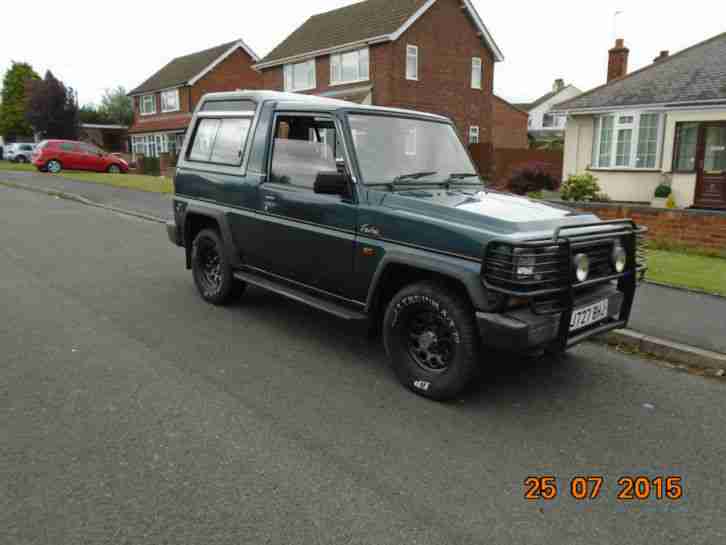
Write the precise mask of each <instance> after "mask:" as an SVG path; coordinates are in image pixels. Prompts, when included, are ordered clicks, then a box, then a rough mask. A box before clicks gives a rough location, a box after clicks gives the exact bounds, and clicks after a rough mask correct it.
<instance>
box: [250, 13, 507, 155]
mask: <svg viewBox="0 0 726 545" xmlns="http://www.w3.org/2000/svg"><path fill="white" fill-rule="evenodd" d="M501 60H503V56H502V53H501V51H500V50H499V48H498V47H497V45H496V43H495V42H494V39H493V38H492V36H491V34H490V33H489V31H488V30H487V28H486V26H485V25H484V23H483V22H482V19H481V17H480V16H479V14H478V13H477V11H476V10H475V8H474V6H473V5H472V3H471V2H470V1H469V0H365V1H363V2H359V3H357V4H353V5H351V6H346V7H343V8H340V9H336V10H333V11H329V12H327V13H322V14H319V15H314V16H313V17H310V18H309V19H308V20H307V21H305V23H303V24H302V26H300V27H299V28H298V29H297V30H295V31H294V32H293V33H292V34H291V35H290V36H288V37H287V38H286V39H285V40H284V41H283V42H282V43H281V44H279V45H278V46H277V47H276V48H275V49H273V50H272V51H271V52H270V53H269V54H268V55H267V56H266V57H265V58H264V59H262V60H261V61H260V62H258V63H257V64H256V65H255V68H257V69H258V70H260V71H261V72H262V75H263V82H264V88H265V89H273V90H285V91H293V92H301V93H311V94H316V95H321V96H326V97H332V98H340V99H344V100H350V101H355V102H358V103H362V104H373V105H376V106H390V107H397V108H408V109H413V110H421V111H426V112H432V113H436V114H441V115H445V116H447V117H449V118H451V119H452V120H453V121H454V122H455V124H456V126H457V128H458V130H459V132H460V134H461V136H462V138H463V139H464V140H465V141H467V142H486V143H491V142H492V134H493V118H492V117H493V116H492V109H493V105H492V101H493V96H494V95H493V92H492V88H493V80H494V64H495V63H496V62H498V61H501Z"/></svg>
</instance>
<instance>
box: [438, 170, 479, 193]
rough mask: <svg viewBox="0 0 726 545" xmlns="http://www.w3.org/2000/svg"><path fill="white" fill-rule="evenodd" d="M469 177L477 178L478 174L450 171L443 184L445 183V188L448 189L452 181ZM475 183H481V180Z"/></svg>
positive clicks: (459, 180)
mask: <svg viewBox="0 0 726 545" xmlns="http://www.w3.org/2000/svg"><path fill="white" fill-rule="evenodd" d="M469 178H477V179H478V178H479V175H478V174H477V173H476V172H452V173H451V174H449V177H448V178H447V179H446V181H445V182H444V184H445V185H446V188H447V189H448V188H449V187H451V184H452V183H454V182H461V181H463V180H467V179H469ZM475 183H476V185H482V184H481V181H477V182H475Z"/></svg>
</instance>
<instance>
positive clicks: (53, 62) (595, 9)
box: [0, 0, 726, 104]
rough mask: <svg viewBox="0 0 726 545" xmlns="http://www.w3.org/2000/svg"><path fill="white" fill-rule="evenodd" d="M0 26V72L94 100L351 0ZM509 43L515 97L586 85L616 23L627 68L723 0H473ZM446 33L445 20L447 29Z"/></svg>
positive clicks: (159, 8)
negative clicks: (173, 64) (182, 58)
mask: <svg viewBox="0 0 726 545" xmlns="http://www.w3.org/2000/svg"><path fill="white" fill-rule="evenodd" d="M6 3H7V5H4V6H3V15H2V19H3V22H4V24H3V25H2V27H3V28H2V32H0V73H4V72H5V70H6V69H7V68H8V66H9V65H10V62H11V61H26V62H29V63H31V64H32V65H33V67H34V68H35V70H36V71H37V72H38V73H39V74H41V76H42V75H43V74H44V73H45V71H46V70H48V69H50V70H51V71H52V72H53V73H54V74H55V75H56V76H57V77H59V78H60V79H62V80H63V81H64V82H65V83H66V84H67V85H70V86H72V87H74V88H75V89H76V90H77V91H78V95H79V101H80V102H81V104H85V103H88V102H96V101H98V99H99V98H100V96H101V94H102V93H103V90H104V89H105V88H108V87H114V86H116V85H123V86H124V87H126V88H127V89H130V88H133V87H135V86H136V85H138V84H140V83H141V82H142V81H143V80H145V79H146V78H147V77H149V76H150V75H151V74H153V73H154V72H155V71H156V70H158V69H159V68H161V67H162V66H163V65H164V64H166V63H167V62H168V61H169V60H171V59H172V58H173V57H175V56H179V55H184V54H187V53H193V52H195V51H199V50H201V49H206V48H208V47H212V46H214V45H218V44H221V43H224V42H227V41H232V40H234V39H236V38H242V39H243V40H245V42H246V43H247V44H248V45H249V46H250V47H252V49H254V50H255V51H256V52H257V54H258V55H260V56H264V55H265V54H266V53H267V52H269V51H270V50H271V49H272V48H273V47H274V46H275V45H276V44H277V43H279V42H280V41H282V40H283V39H284V38H285V37H286V36H287V35H288V34H289V33H290V32H292V31H293V30H294V29H295V28H296V27H297V26H299V25H300V24H301V23H302V22H303V21H304V20H305V19H306V18H307V17H308V16H310V15H312V14H315V13H320V12H324V11H328V10H330V9H334V8H337V7H340V6H344V5H348V4H352V3H354V2H353V1H351V0H304V1H301V0H262V1H259V0H254V1H252V0H242V1H237V2H229V1H228V0H227V1H222V0H205V1H204V2H194V3H192V2H188V3H185V2H178V1H174V2H170V1H168V0H153V1H152V0H145V1H137V0H131V1H129V0H127V1H125V2H120V3H113V4H111V3H104V2H98V1H97V0H95V1H87V0H66V1H64V2H59V1H58V0H34V1H33V2H31V3H28V4H25V3H23V2H17V1H8V2H6ZM474 4H475V6H476V8H477V10H478V11H479V13H480V15H481V17H482V19H483V20H484V22H485V24H486V25H487V27H488V28H489V30H490V32H491V33H492V35H493V36H494V39H495V40H496V41H497V43H498V44H499V47H500V48H501V49H502V51H503V52H504V56H505V61H504V62H502V63H499V64H497V66H496V71H495V76H494V87H495V91H496V92H497V94H499V95H500V96H502V97H504V98H506V99H508V100H511V101H528V100H532V99H534V98H537V97H538V96H540V95H542V94H544V93H545V92H546V91H548V90H549V89H550V88H551V86H552V82H553V80H554V79H555V78H557V77H561V78H564V79H565V80H566V81H567V82H568V83H573V84H575V85H576V86H578V87H580V88H581V89H582V90H587V89H590V88H592V87H594V86H597V85H600V84H602V83H604V79H605V70H606V64H607V50H608V48H610V47H611V46H612V44H613V42H614V38H615V33H614V24H613V21H614V17H613V16H614V13H615V11H616V10H623V11H624V13H623V14H622V15H620V16H619V17H618V34H619V35H621V36H622V37H623V38H625V40H626V44H627V45H628V47H630V50H631V52H630V69H631V70H632V69H637V68H640V67H642V66H644V65H646V64H649V63H650V62H652V59H653V58H654V57H655V56H656V55H657V54H658V52H659V51H660V50H661V49H669V50H670V51H671V52H675V51H678V50H680V49H683V48H684V47H688V46H689V45H692V44H695V43H697V42H699V41H702V40H704V39H706V38H708V37H711V36H714V35H716V34H719V33H721V32H724V31H726V4H725V3H722V2H715V1H714V0H690V1H689V2H687V3H684V2H675V1H657V2H656V1H645V0H630V1H626V0H618V3H611V2H608V1H605V2H603V1H599V2H594V1H589V0H576V1H570V0H560V1H554V2H552V1H550V2H532V1H529V2H512V1H503V2H485V1H484V0H474ZM442 31H443V32H444V34H445V29H442Z"/></svg>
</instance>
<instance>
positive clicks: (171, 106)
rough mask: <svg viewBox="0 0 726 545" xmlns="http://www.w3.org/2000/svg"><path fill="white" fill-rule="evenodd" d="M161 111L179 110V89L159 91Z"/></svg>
mask: <svg viewBox="0 0 726 545" xmlns="http://www.w3.org/2000/svg"><path fill="white" fill-rule="evenodd" d="M161 111H162V112H178V111H179V89H171V90H169V91H164V92H163V93H161Z"/></svg>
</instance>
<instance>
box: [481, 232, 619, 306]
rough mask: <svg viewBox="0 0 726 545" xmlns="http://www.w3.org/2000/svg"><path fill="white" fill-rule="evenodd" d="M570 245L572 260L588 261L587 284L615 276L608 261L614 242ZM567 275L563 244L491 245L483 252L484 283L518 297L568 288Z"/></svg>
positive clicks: (568, 262)
mask: <svg viewBox="0 0 726 545" xmlns="http://www.w3.org/2000/svg"><path fill="white" fill-rule="evenodd" d="M571 244H572V255H573V256H574V255H577V254H586V255H587V257H588V258H589V260H590V275H589V277H588V280H587V281H588V282H592V281H596V280H598V279H601V278H606V277H608V276H612V275H613V274H615V270H614V267H613V264H612V259H611V255H612V251H613V245H614V239H606V240H600V241H597V242H581V243H578V242H577V240H576V239H573V240H572V241H571ZM571 274H572V264H571V263H570V257H569V254H568V251H567V246H566V245H564V244H558V245H551V246H542V247H523V248H516V247H512V246H510V245H507V244H495V245H493V247H491V248H489V249H488V251H487V257H486V261H485V276H486V279H487V281H488V282H489V283H490V284H491V285H493V286H498V287H501V288H504V289H506V290H511V291H516V292H519V293H522V294H532V293H535V292H539V291H543V290H548V291H549V290H561V289H564V288H566V287H567V286H569V284H570V280H571V276H570V275H571ZM575 285H577V283H576V284H575Z"/></svg>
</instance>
